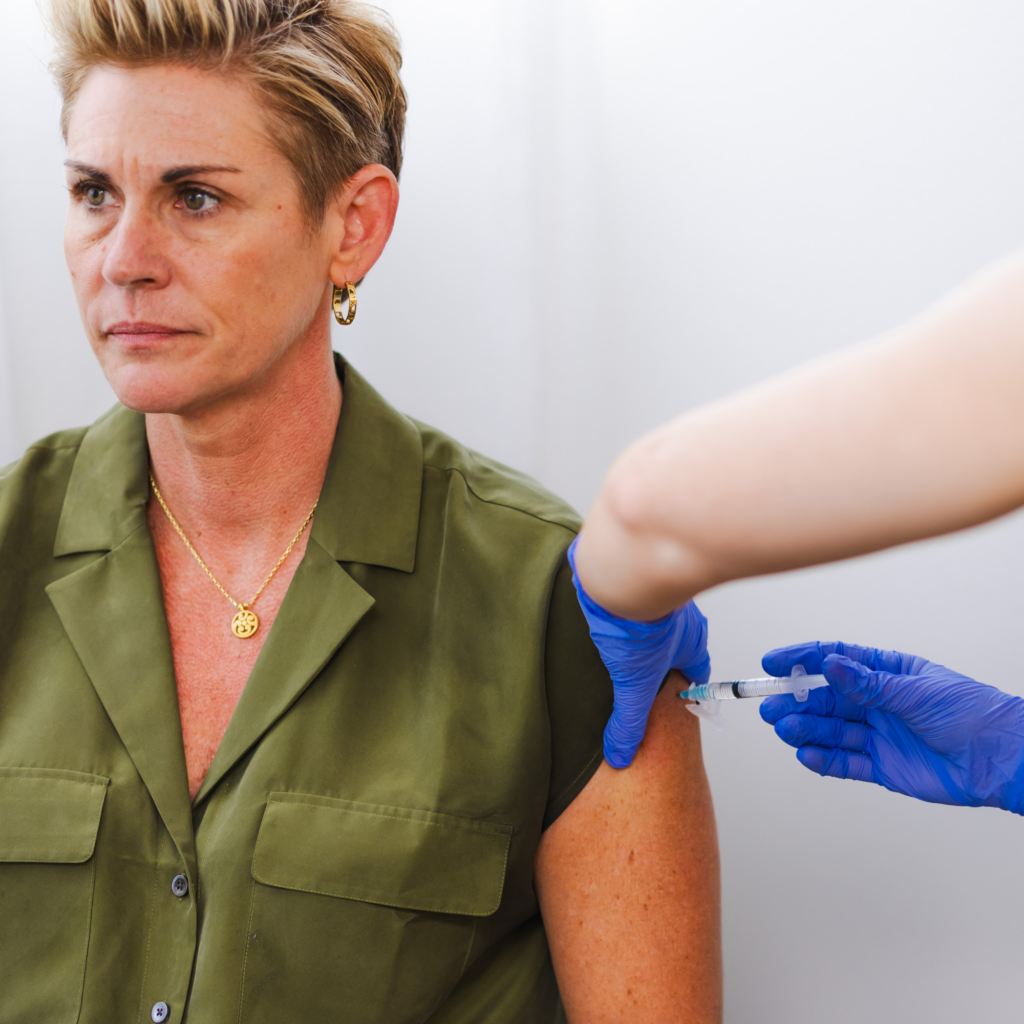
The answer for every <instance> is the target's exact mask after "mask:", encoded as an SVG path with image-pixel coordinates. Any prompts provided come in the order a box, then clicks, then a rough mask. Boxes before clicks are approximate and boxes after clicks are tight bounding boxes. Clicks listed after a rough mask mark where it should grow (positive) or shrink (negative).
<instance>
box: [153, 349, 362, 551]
mask: <svg viewBox="0 0 1024 1024" xmlns="http://www.w3.org/2000/svg"><path fill="white" fill-rule="evenodd" d="M341 401H342V394H341V386H340V383H339V381H338V377H337V373H336V371H335V366H334V357H333V354H332V352H331V348H330V334H329V332H326V331H325V332H324V336H323V337H322V338H309V339H306V340H305V341H304V342H302V343H300V344H299V345H296V346H295V348H294V349H293V350H291V351H289V352H288V353H286V354H285V355H284V356H283V357H282V358H281V359H280V360H278V361H277V363H276V364H275V365H274V366H273V367H272V368H271V369H270V370H269V371H268V372H267V373H266V374H265V375H264V376H263V377H262V378H261V379H259V380H257V381H255V382H254V383H253V384H252V385H251V386H250V387H249V388H248V389H247V390H246V391H245V392H244V393H241V394H235V395H231V396H228V397H226V398H224V399H223V400H221V401H218V402H216V403H212V404H211V405H209V406H207V407H205V408H204V409H202V410H199V411H198V412H195V413H191V414H189V415H177V414H171V413H149V414H147V416H146V433H147V437H148V441H149V452H150V459H151V464H152V469H153V474H154V476H155V477H156V480H157V483H158V485H159V487H160V490H161V492H162V493H163V496H164V499H165V500H166V501H167V503H168V506H169V507H170V508H171V509H172V511H173V512H174V514H175V517H176V518H177V519H178V521H179V522H180V523H181V524H182V526H183V527H186V524H187V529H186V532H191V533H193V534H196V535H197V536H203V537H204V542H205V545H206V546H207V547H208V546H210V545H213V546H216V547H220V546H226V547H231V546H233V545H235V544H238V543H243V542H244V543H247V544H252V543H260V542H264V543H274V542H275V541H276V540H277V539H278V538H279V537H280V536H282V535H283V534H287V533H293V532H294V531H295V530H296V529H297V528H298V525H299V524H300V523H301V522H302V519H303V517H304V516H305V514H306V513H307V512H308V511H309V509H310V508H311V507H312V506H313V503H314V502H315V501H316V500H317V498H318V496H319V494H320V489H321V486H322V484H323V479H324V474H325V473H326V471H327V463H328V460H329V459H330V454H331V449H332V447H333V444H334V435H335V431H336V429H337V424H338V415H339V413H340V411H341Z"/></svg>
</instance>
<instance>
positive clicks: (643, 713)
mask: <svg viewBox="0 0 1024 1024" xmlns="http://www.w3.org/2000/svg"><path fill="white" fill-rule="evenodd" d="M577 543H578V541H575V540H574V541H573V542H572V545H571V546H570V548H569V564H570V565H571V566H572V581H573V583H574V584H575V585H576V595H577V597H578V598H579V602H580V607H582V609H583V614H584V615H585V616H586V619H587V624H588V625H589V626H590V635H591V637H592V638H593V640H594V643H595V644H596V645H597V649H598V651H600V652H601V659H602V660H603V661H604V664H605V667H606V668H607V669H608V672H609V673H610V675H611V677H612V683H613V684H614V686H615V705H614V707H613V709H612V717H611V718H610V719H609V720H608V725H607V726H605V730H604V757H605V760H606V761H607V762H608V763H609V764H610V765H611V766H612V767H613V768H625V767H627V766H628V765H630V764H632V762H633V757H634V755H635V754H636V748H637V747H639V746H640V741H641V740H642V739H643V738H644V730H645V729H646V728H647V716H648V715H649V714H650V713H651V705H652V704H653V703H654V698H655V697H656V696H657V695H658V690H660V689H661V684H662V683H663V682H664V681H665V676H667V675H668V673H669V670H670V669H673V668H676V669H679V671H680V672H682V673H683V675H684V676H686V678H687V679H689V680H690V682H691V683H706V682H707V681H708V679H709V678H710V676H711V659H710V658H709V657H708V620H707V619H706V618H704V616H703V615H702V614H701V613H700V609H699V608H698V607H697V606H696V605H695V604H694V603H693V602H692V601H690V602H689V604H685V605H683V607H682V608H677V609H676V610H675V611H674V612H671V613H670V614H668V615H666V616H665V617H664V618H662V619H656V620H655V621H654V622H634V621H632V620H631V619H621V618H619V616H617V615H612V613H611V612H607V611H605V610H604V609H603V608H602V607H601V606H600V605H599V604H597V603H596V602H595V601H593V600H592V599H591V598H590V596H589V595H588V594H587V592H586V591H585V590H584V589H583V587H582V586H581V585H580V581H579V577H578V576H577V575H576V557H575V554H576V544H577Z"/></svg>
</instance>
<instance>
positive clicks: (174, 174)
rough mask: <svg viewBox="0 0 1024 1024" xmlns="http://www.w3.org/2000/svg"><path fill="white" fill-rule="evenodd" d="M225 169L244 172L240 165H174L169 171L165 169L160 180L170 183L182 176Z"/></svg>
mask: <svg viewBox="0 0 1024 1024" xmlns="http://www.w3.org/2000/svg"><path fill="white" fill-rule="evenodd" d="M225 171H226V172H228V173H230V174H241V173H242V172H241V169H240V168H238V167H199V166H193V167H172V168H171V169H170V170H169V171H164V173H163V174H162V175H161V176H160V180H161V181H162V182H163V183H164V184H165V185H170V184H171V182H174V181H180V180H181V179H182V178H190V177H192V175H194V174H218V173H220V172H225Z"/></svg>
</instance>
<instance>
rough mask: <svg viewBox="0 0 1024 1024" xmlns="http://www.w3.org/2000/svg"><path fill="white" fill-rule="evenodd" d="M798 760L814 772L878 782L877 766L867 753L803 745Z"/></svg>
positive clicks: (839, 777) (840, 777)
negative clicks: (876, 776) (876, 775)
mask: <svg viewBox="0 0 1024 1024" xmlns="http://www.w3.org/2000/svg"><path fill="white" fill-rule="evenodd" d="M796 757H797V760H798V761H799V762H800V763H801V764H802V765H803V766H804V767H805V768H810V769H811V771H812V772H817V773H818V774H819V775H829V776H832V777H833V778H836V779H855V780H856V781H857V782H877V779H876V778H875V766H874V764H873V763H872V761H871V758H870V756H868V755H867V754H861V753H856V752H853V751H847V750H826V749H824V748H822V747H801V748H800V749H799V750H798V751H797V752H796Z"/></svg>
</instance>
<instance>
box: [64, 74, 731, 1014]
mask: <svg viewBox="0 0 1024 1024" xmlns="http://www.w3.org/2000/svg"><path fill="white" fill-rule="evenodd" d="M260 116H261V115H260V108H259V106H258V104H257V103H256V101H255V100H254V98H253V96H252V95H251V94H250V93H249V92H248V91H247V89H246V87H245V86H244V84H243V83H242V82H240V81H239V80H237V79H235V78H232V77H231V76H230V74H225V73H219V72H210V71H202V70H198V69H195V68H186V67H182V66H177V65H173V64H172V65H163V66H155V67H149V68H136V69H123V68H111V67H101V68H97V69H95V70H94V71H92V72H91V74H90V75H89V77H88V78H87V80H86V81H85V83H84V85H83V87H82V90H81V92H80V94H79V95H78V97H77V99H76V101H75V104H74V108H73V111H72V116H71V121H70V127H69V136H68V158H69V161H70V162H71V163H70V165H69V168H68V184H69V188H71V189H72V190H73V191H72V198H71V205H70V209H69V213H68V220H67V228H66V231H65V251H66V255H67V261H68V266H69V268H70V270H71V274H72V279H73V283H74V287H75V292H76V296H77V298H78V303H79V308H80V310H81V314H82V319H83V322H84V323H85V326H86V330H87V333H88V336H89V339H90V342H91V344H92V346H93V349H94V350H95V352H96V355H97V358H98V359H99V361H100V364H101V366H102V368H103V371H104V373H105V375H106V377H107V380H108V381H109V382H110V384H111V386H112V387H113V389H114V391H115V392H116V394H117V396H118V398H119V399H120V400H121V402H123V403H124V404H125V405H127V406H128V407H130V408H133V409H137V410H140V411H142V412H144V413H145V414H146V431H147V436H148V440H149V448H150V457H151V463H152V467H153V472H154V475H155V477H156V480H157V483H158V485H159V487H160V489H161V491H162V493H163V495H164V498H165V500H166V501H167V504H168V506H169V507H170V509H171V511H172V512H173V513H174V515H175V517H176V518H177V519H178V521H179V523H180V524H181V527H182V529H183V530H184V531H185V534H186V536H188V537H189V539H190V540H191V541H192V543H193V544H194V545H195V547H196V548H197V549H198V551H199V552H200V554H201V555H202V556H203V558H204V559H205V561H206V562H207V564H208V565H209V566H210V568H211V569H212V570H213V572H214V573H215V574H216V576H217V577H218V579H219V580H220V581H221V583H222V584H223V585H224V586H225V588H226V589H227V590H228V592H229V593H230V594H232V595H233V596H235V598H236V599H240V600H248V599H249V598H250V597H251V596H252V594H253V593H254V592H255V590H256V589H257V587H258V586H259V584H260V583H261V582H262V580H263V578H264V576H265V575H266V574H267V572H268V571H269V570H270V568H271V567H272V566H273V564H274V562H275V561H276V560H277V558H278V557H279V555H280V554H281V553H282V552H283V551H284V549H285V547H286V546H287V544H288V542H289V541H290V540H291V538H292V536H293V535H294V533H295V531H296V529H297V528H298V526H299V524H300V523H301V522H302V520H303V519H304V518H305V516H306V514H307V513H308V512H309V510H310V508H311V507H312V506H313V503H314V502H315V501H316V499H317V496H318V495H319V492H320V488H321V485H322V482H323V477H324V472H325V470H326V466H327V461H328V458H329V455H330V451H331V446H332V443H333V440H334V433H335V428H336V425H337V421H338V415H339V412H340V408H341V403H342V394H341V389H340V387H339V385H338V380H337V376H336V374H335V371H334V365H333V362H332V358H331V346H330V331H329V325H330V316H331V313H330V295H331V288H330V283H331V282H332V281H333V282H334V283H336V284H342V283H344V282H345V281H357V280H359V279H360V278H361V277H362V276H363V275H364V274H366V273H367V271H369V270H370V268H371V267H372V266H373V265H374V263H375V262H376V260H377V259H378V257H379V256H380V254H381V252H382V251H383V249H384V246H385V244H386V242H387V240H388V237H389V236H390V233H391V228H392V226H393V223H394V218H395V213H396V210H397V205H398V186H397V183H396V182H395V179H394V176H393V175H392V174H391V172H390V171H388V170H387V169H385V168H383V167H381V166H377V165H372V166H369V167H364V168H363V169H362V170H360V171H359V172H358V173H357V174H356V175H355V176H354V177H353V178H352V179H351V180H349V181H348V182H346V183H345V184H344V186H343V187H342V188H341V189H340V190H339V192H338V194H337V196H336V197H335V198H334V200H333V201H332V202H331V203H330V204H329V205H328V208H327V211H326V214H325V217H324V221H323V224H322V225H321V226H320V227H319V228H318V229H316V230H311V229H310V226H309V224H308V223H307V221H306V219H305V217H304V214H303V211H302V208H301V205H300V201H299V192H298V189H297V185H296V182H295V179H294V175H293V172H292V168H291V166H290V165H289V164H288V162H287V160H285V158H284V157H283V156H282V155H281V154H280V153H278V152H277V150H276V149H275V148H274V146H273V145H272V144H271V142H270V141H269V139H268V138H267V137H266V136H265V135H264V133H263V131H262V123H261V120H260ZM76 165H85V166H87V167H90V168H93V169H94V170H95V171H98V172H101V174H102V175H105V176H106V177H105V178H98V177H97V175H96V174H95V173H92V172H86V171H83V170H82V169H81V168H80V167H77V166H76ZM181 167H192V168H194V167H207V168H210V167H214V168H227V167H229V168H233V169H234V170H217V171H203V172H198V171H192V172H190V173H189V174H188V175H187V176H185V177H184V178H182V179H181V180H180V181H175V182H165V181H164V180H163V177H164V175H166V174H167V173H168V172H169V171H171V170H173V169H175V168H181ZM90 189H91V190H90ZM211 196H212V197H214V200H219V202H216V201H211V200H210V197H211ZM90 199H92V200H97V202H96V203H95V204H91V203H90ZM187 203H194V204H195V205H198V207H199V208H200V212H201V211H202V209H205V208H206V207H208V206H209V207H210V209H211V212H210V213H208V214H207V215H205V216H196V214H195V213H193V212H192V211H191V210H190V209H189V207H188V205H187ZM90 206H94V207H95V208H90ZM125 321H127V322H133V323H137V324H138V323H150V324H158V325H162V326H163V327H165V328H171V329H173V331H174V332H177V333H168V332H167V331H156V332H154V331H150V333H148V334H143V335H134V336H132V335H126V334H123V333H119V332H118V331H116V330H115V331H111V328H112V327H113V326H114V325H117V324H119V323H121V322H125ZM148 519H149V526H150V529H151V531H152V534H153V540H154V543H155V546H156V552H157V558H158V560H159V565H160V573H161V581H162V585H163V591H164V602H165V607H166V611H167V619H168V626H169V630H170V637H171V646H172V651H173V658H174V671H175V676H176V679H177V686H178V697H179V704H180V707H181V717H182V730H183V735H184V743H185V753H186V762H187V766H188V777H189V788H190V791H191V793H192V795H193V797H194V796H195V794H196V792H197V791H198V789H199V787H200V785H201V783H202V780H203V778H204V777H205V775H206V772H207V770H208V768H209V766H210V762H211V761H212V758H213V755H214V753H215V752H216V749H217V746H218V745H219V743H220V741H221V738H222V737H223V734H224V730H225V729H226V727H227V724H228V721H229V720H230V717H231V714H232V712H233V710H234V708H235V705H236V703H237V700H238V697H239V695H240V693H241V691H242V689H243V688H244V686H245V683H246V680H247V679H248V677H249V673H250V672H251V670H252V667H253V664H254V663H255V660H256V657H257V655H258V653H259V651H260V647H261V645H262V643H263V641H264V639H265V638H266V636H267V634H268V633H269V631H270V627H271V626H272V624H273V621H274V616H275V615H276V613H277V610H278V609H279V607H280V605H281V602H282V600H283V598H284V595H285V593H286V591H287V588H288V584H289V582H290V581H291V578H292V576H293V575H294V572H295V569H296V567H297V565H298V564H299V561H300V559H301V557H302V554H303V552H304V550H305V546H306V541H307V538H308V533H307V534H306V535H304V536H303V538H302V539H301V540H300V542H299V543H298V544H297V545H296V548H295V550H294V552H293V553H292V555H291V557H290V558H289V559H288V560H287V561H286V562H285V564H284V565H283V566H282V567H281V569H280V571H279V572H278V574H277V576H276V577H275V578H274V581H273V582H272V583H271V585H270V586H269V587H268V588H267V590H266V591H265V592H264V594H263V596H262V597H261V598H260V600H259V601H258V602H257V604H256V606H255V610H256V612H257V613H258V615H259V616H260V620H261V626H260V630H259V632H258V633H257V634H256V636H255V637H254V638H252V639H250V640H238V639H237V638H235V637H234V636H233V635H232V633H231V632H230V621H231V617H232V615H233V614H234V608H233V607H232V606H231V605H230V604H229V603H228V602H227V600H225V598H224V597H223V596H222V595H221V594H220V593H219V591H218V590H217V589H216V588H215V587H214V585H213V584H212V583H211V582H210V581H209V579H207V577H206V576H205V574H204V573H203V571H202V569H201V568H200V567H199V566H198V564H197V563H196V562H195V560H194V559H193V558H192V556H191V554H189V552H188V550H187V549H186V548H185V546H184V544H182V542H181V540H180V539H179V537H178V536H177V534H176V533H175V532H174V531H173V529H172V527H171V525H170V523H169V522H168V521H167V519H166V517H165V515H164V513H163V511H162V510H161V509H160V507H159V505H158V504H157V503H156V502H155V500H151V501H150V503H149V507H148ZM664 694H669V696H664ZM664 694H663V698H662V699H659V701H658V702H657V703H656V705H655V712H654V714H653V715H652V727H651V730H650V732H649V735H648V738H647V739H646V740H645V742H644V744H643V746H641V748H640V753H639V755H638V757H637V759H636V761H635V762H634V765H633V766H632V767H631V768H629V769H626V770H623V771H615V770H613V769H611V768H609V767H608V765H602V767H601V768H600V769H599V771H598V772H597V774H596V775H595V776H594V778H593V779H592V780H591V782H590V783H589V784H588V785H587V786H586V788H585V789H584V790H583V792H582V793H581V794H580V796H578V797H577V799H576V800H575V801H574V802H573V803H572V805H571V806H570V807H569V808H568V809H567V810H566V811H565V812H564V813H563V814H562V815H561V817H560V818H559V819H558V821H557V822H555V824H554V825H553V826H552V827H551V828H550V829H549V830H548V831H547V833H546V834H545V836H544V839H543V841H542V844H541V847H540V852H539V853H538V857H537V862H536V884H537V888H538V891H539V893H540V897H541V906H542V912H543V915H544V920H545V925H546V926H547V928H548V930H549V934H550V937H551V942H552V949H553V955H554V958H555V965H556V970H557V972H558V978H559V985H560V989H561V991H562V996H563V999H564V1000H565V1003H566V1006H567V1007H568V1008H569V1018H570V1020H571V1021H572V1022H573V1024H603V1022H605V1021H608V1022H611V1021H625V1020H637V1019H643V1020H644V1021H646V1022H650V1024H659V1022H666V1024H668V1022H670V1021H672V1022H675V1021H678V1020H679V1019H680V1017H681V1015H682V1016H685V1018H686V1019H687V1020H688V1021H693V1022H695V1024H702V1022H705V1021H707V1022H714V1021H718V1020H720V1019H721V1010H720V1006H721V970H720V964H719V924H718V868H717V849H716V846H715V830H714V818H713V812H712V810H711V801H710V795H709V793H708V788H707V782H706V780H705V777H704V770H703V765H702V763H701V755H700V742H699V738H700V734H699V729H698V723H697V720H696V719H695V718H693V716H691V715H689V714H685V713H684V710H685V709H684V706H683V703H682V701H679V700H678V698H676V697H675V696H674V695H672V694H670V693H669V688H668V687H666V690H665V691H664ZM580 921H584V922H585V927H582V928H581V927H580V925H579V923H578V922H580ZM684 1009H685V1012H684Z"/></svg>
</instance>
